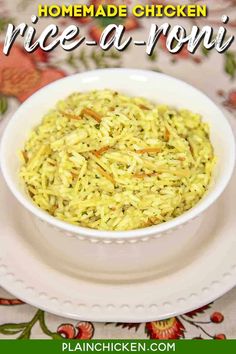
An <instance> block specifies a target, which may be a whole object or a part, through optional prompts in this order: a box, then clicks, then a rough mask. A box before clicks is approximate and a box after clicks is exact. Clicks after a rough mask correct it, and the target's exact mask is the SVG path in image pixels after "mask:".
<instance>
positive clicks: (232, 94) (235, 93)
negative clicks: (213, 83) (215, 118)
mask: <svg viewBox="0 0 236 354" xmlns="http://www.w3.org/2000/svg"><path fill="white" fill-rule="evenodd" d="M217 93H218V95H219V96H220V97H222V98H223V99H224V101H223V105H224V106H225V107H226V108H227V109H228V110H229V111H231V112H232V111H234V110H236V89H232V90H230V91H229V92H225V91H223V90H218V92H217Z"/></svg>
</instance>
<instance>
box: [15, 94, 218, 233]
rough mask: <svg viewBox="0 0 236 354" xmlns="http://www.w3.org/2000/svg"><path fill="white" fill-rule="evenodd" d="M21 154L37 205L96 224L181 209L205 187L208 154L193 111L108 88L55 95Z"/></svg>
mask: <svg viewBox="0 0 236 354" xmlns="http://www.w3.org/2000/svg"><path fill="white" fill-rule="evenodd" d="M21 159H22V165H21V169H20V176H21V179H22V180H23V181H24V184H25V186H26V189H27V191H28V193H29V195H30V196H31V198H32V199H33V201H34V202H35V203H36V204H37V205H38V206H39V207H40V208H42V209H44V210H45V211H47V212H48V213H50V214H51V215H53V216H55V217H56V218H58V219H61V220H64V221H66V222H68V223H72V224H75V225H80V226H84V227H89V228H94V229H99V230H131V229H137V228H142V227H147V226H151V225H154V224H159V223H162V222H165V221H168V220H171V219H172V218H174V217H176V216H178V215H181V214H182V213H184V212H185V211H186V210H188V209H190V208H191V207H193V206H194V205H195V204H196V203H197V202H198V201H199V200H200V199H201V198H202V196H203V195H204V193H205V192H206V190H207V187H208V185H209V182H210V180H211V174H212V170H213V166H214V161H215V158H214V152H213V148H212V145H211V142H210V139H209V128H208V125H207V124H206V123H204V122H202V120H201V116H200V115H199V114H195V113H192V112H190V111H187V110H184V109H183V110H176V109H173V108H172V107H168V106H165V105H157V104H154V103H152V102H149V101H148V100H146V99H144V98H136V97H128V96H126V95H124V94H122V93H118V92H114V91H111V90H101V91H92V92H85V93H80V92H78V93H77V92H76V93H73V94H72V95H70V96H69V97H67V98H66V99H65V100H62V101H59V102H58V104H57V105H56V107H55V108H53V109H52V110H51V111H49V112H48V113H47V114H46V115H45V116H44V118H43V120H42V122H41V124H39V125H38V126H37V127H36V128H35V129H34V130H33V131H32V132H31V134H30V136H29V138H28V140H27V141H26V143H25V146H24V150H23V151H22V152H21Z"/></svg>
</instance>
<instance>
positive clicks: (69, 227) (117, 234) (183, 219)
mask: <svg viewBox="0 0 236 354" xmlns="http://www.w3.org/2000/svg"><path fill="white" fill-rule="evenodd" d="M105 72H110V73H112V72H122V73H124V74H127V75H128V74H131V73H132V74H142V75H145V76H147V77H148V76H150V75H151V76H156V77H162V78H163V77H164V78H166V79H168V80H171V81H172V82H173V81H175V82H176V83H179V84H181V85H185V86H186V87H188V88H189V89H190V90H191V91H195V92H196V93H197V94H201V95H202V97H203V98H204V99H205V100H206V101H208V102H209V103H211V104H213V105H214V106H215V108H216V109H217V110H218V112H219V114H221V116H222V117H223V118H224V124H225V126H226V128H227V129H228V137H227V140H228V141H229V145H230V146H231V154H230V156H229V160H228V164H227V169H226V171H225V173H224V175H223V177H222V178H221V181H220V183H219V184H217V185H216V186H215V188H214V189H213V190H212V191H211V192H210V193H209V194H207V195H206V196H205V198H204V200H202V203H200V204H199V202H200V201H201V200H200V201H199V202H198V203H197V204H196V205H195V206H193V207H192V208H191V209H189V210H187V211H186V212H184V213H183V214H181V215H180V216H177V217H175V218H173V219H171V220H169V221H166V222H163V223H161V224H158V225H153V226H149V227H145V228H140V229H133V230H125V231H117V230H114V231H112V230H97V229H92V228H87V227H83V226H77V225H73V224H70V223H68V222H65V221H62V220H60V219H57V218H55V217H53V216H51V215H50V214H48V213H47V212H46V211H44V210H43V209H41V208H40V207H38V206H37V205H36V204H34V203H33V202H31V201H30V200H28V199H27V198H26V197H25V196H24V194H23V193H22V192H21V191H20V190H19V189H18V188H17V186H16V185H15V183H14V181H13V180H12V179H11V176H10V174H9V173H8V168H7V161H6V159H5V158H4V156H5V140H7V136H8V134H9V132H10V131H11V130H12V129H14V122H15V121H16V120H17V116H18V114H19V112H22V111H24V110H25V109H27V107H28V106H30V103H31V100H32V99H33V98H35V97H36V96H37V95H39V94H40V93H41V92H42V91H45V90H47V89H48V88H49V87H53V86H55V87H56V86H57V84H58V83H59V82H61V81H66V80H68V81H69V80H73V79H74V78H82V77H83V76H84V77H86V76H89V75H93V74H94V75H95V74H98V75H99V74H100V75H102V74H103V73H105ZM0 166H1V170H2V174H3V177H4V179H5V182H6V183H7V185H8V187H9V189H10V190H11V192H12V194H13V195H14V196H15V198H16V199H17V200H18V201H19V202H20V204H21V205H23V206H24V207H25V208H26V209H27V210H28V211H30V212H31V213H32V214H33V215H34V216H36V217H38V218H39V219H41V220H42V221H45V222H47V223H48V224H50V225H51V226H54V227H57V228H59V229H60V231H64V232H65V233H72V234H77V235H79V236H88V237H92V238H98V239H117V240H121V239H130V238H133V237H135V238H136V237H137V238H142V237H147V236H153V235H157V234H159V235H160V236H161V235H162V234H163V233H166V232H168V231H170V230H171V229H174V228H176V227H179V226H181V225H182V224H185V223H187V222H189V221H191V219H193V218H195V217H197V216H198V215H200V214H201V213H203V212H204V211H205V210H206V209H208V208H209V207H210V206H211V205H212V204H213V203H214V202H215V201H216V200H217V199H218V198H219V196H220V195H221V194H222V193H223V191H224V189H225V188H226V186H227V184H228V183H229V181H230V178H231V176H232V174H233V171H234V166H235V138H234V134H233V132H232V129H231V126H230V124H229V122H228V120H227V119H226V117H225V114H224V113H223V112H222V110H221V109H220V108H219V107H218V106H217V105H216V104H215V103H214V101H212V100H211V99H210V98H209V97H208V96H207V95H206V94H205V93H203V92H202V91H201V90H199V89H197V88H195V87H194V86H192V85H190V84H188V83H186V82H185V81H183V80H180V79H177V78H175V77H172V76H169V75H166V74H163V73H156V72H152V71H150V70H142V69H134V68H108V69H107V68H106V69H97V70H91V71H86V72H83V73H76V74H74V75H69V76H67V77H64V78H62V79H59V80H56V81H54V82H52V83H50V84H48V85H46V86H44V87H42V88H41V89H39V90H38V91H36V92H35V93H34V94H33V95H31V96H30V97H29V98H27V99H26V100H25V101H24V102H23V103H22V104H21V105H20V106H19V107H18V109H17V110H16V111H15V112H14V114H13V115H12V117H11V119H10V120H9V122H8V124H7V126H6V128H5V130H4V132H3V135H2V138H1V142H0Z"/></svg>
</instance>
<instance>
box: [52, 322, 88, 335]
mask: <svg viewBox="0 0 236 354" xmlns="http://www.w3.org/2000/svg"><path fill="white" fill-rule="evenodd" d="M57 333H58V334H60V335H61V336H62V337H63V338H66V339H91V338H92V337H93V334H94V327H93V324H92V323H91V322H78V323H77V324H76V325H75V326H73V325H72V324H71V323H63V324H61V325H60V326H59V327H58V328H57Z"/></svg>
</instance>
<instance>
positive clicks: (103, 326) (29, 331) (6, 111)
mask: <svg viewBox="0 0 236 354" xmlns="http://www.w3.org/2000/svg"><path fill="white" fill-rule="evenodd" d="M91 2H94V3H99V0H96V1H95V0H94V1H91ZM186 2H187V1H181V2H180V1H178V3H186ZM190 2H192V3H198V2H199V3H200V1H189V3H190ZM38 3H39V2H38V1H33V0H0V51H1V53H0V120H1V122H0V132H1V131H2V130H3V128H4V126H5V124H6V122H7V121H8V119H9V118H10V116H11V114H12V113H13V112H14V111H15V109H16V108H17V107H18V106H19V105H20V104H21V102H23V101H24V100H25V99H26V98H27V97H29V96H30V95H31V94H32V93H33V92H35V91H36V90H38V89H39V88H40V87H42V86H44V85H46V84H48V83H49V82H52V81H54V80H57V79H60V78H62V77H64V76H66V75H70V74H73V73H76V72H81V71H85V70H91V69H94V68H106V67H135V68H145V69H149V70H154V71H161V72H164V73H166V74H169V75H172V76H175V77H177V78H180V79H183V80H185V81H187V82H189V83H190V84H192V85H194V86H196V87H198V88H199V89H201V90H202V91H204V92H205V93H206V94H207V95H208V96H210V97H211V98H212V99H213V100H214V101H215V102H216V103H218V104H219V105H221V106H222V107H224V109H227V110H228V111H229V112H230V113H231V114H232V116H234V118H235V119H236V80H235V78H236V45H235V44H233V46H232V47H231V48H230V49H229V50H228V51H227V52H225V53H224V54H218V53H216V52H215V51H209V52H207V51H206V50H203V49H202V48H199V50H198V51H197V52H196V53H195V55H190V54H189V53H188V52H187V50H183V51H182V52H180V53H179V54H177V55H171V54H169V53H168V52H167V50H166V49H165V44H164V40H163V39H161V40H160V42H159V44H158V46H157V49H156V50H155V51H154V54H153V55H152V56H151V57H148V56H147V55H146V54H145V51H144V49H143V48H140V47H139V48H137V47H136V48H134V47H130V48H128V49H127V50H125V51H124V52H117V51H115V50H109V51H107V52H103V51H102V50H101V49H98V48H96V47H83V48H79V49H77V50H75V51H73V52H63V51H62V50H61V49H56V50H54V51H53V52H50V53H45V52H43V51H41V50H37V51H36V52H34V54H26V52H24V51H23V50H22V43H21V42H20V41H19V42H18V44H15V45H14V46H13V48H12V51H11V54H10V56H9V57H5V56H3V54H2V47H3V41H4V34H5V29H6V25H7V24H8V23H9V22H12V23H14V24H19V23H20V22H26V23H27V22H28V23H30V17H31V15H32V14H36V13H37V5H38ZM40 3H42V2H40ZM43 3H47V4H50V3H53V1H47V2H43ZM64 3H66V2H64ZM70 3H83V2H80V1H70ZM162 3H164V1H162ZM166 3H170V2H169V1H166ZM172 3H174V0H173V1H172ZM204 3H206V4H208V5H209V8H210V11H209V16H208V18H205V19H198V20H196V19H195V20H190V19H189V20H186V19H181V20H177V22H179V21H181V24H182V25H183V26H185V27H187V28H188V27H191V26H192V25H193V24H195V23H197V24H198V25H200V26H202V25H204V24H209V25H212V26H215V27H216V28H218V27H219V25H220V23H219V20H220V18H221V16H222V15H223V14H225V13H226V14H228V15H229V16H230V22H229V25H228V29H229V30H230V32H231V33H234V34H236V32H235V28H236V1H235V0H217V1H213V0H207V1H205V2H204ZM154 21H155V22H158V21H161V20H154ZM172 21H173V22H176V19H175V20H168V22H172ZM52 22H54V23H56V24H57V25H59V26H60V29H63V28H65V27H67V26H68V25H69V24H72V23H77V24H78V25H79V26H80V28H81V33H86V34H87V36H88V37H90V38H91V39H95V40H96V39H97V38H98V37H99V35H100V33H101V31H102V29H103V27H104V26H105V25H107V22H106V21H104V19H94V20H90V19H88V20H86V21H80V20H79V19H71V18H58V19H56V20H55V19H53V20H52V19H49V18H46V19H40V21H39V24H38V25H37V30H38V31H39V32H38V33H40V29H41V30H42V29H43V28H44V27H45V26H46V25H47V24H49V23H52ZM150 22H152V20H150V19H139V20H137V19H135V18H132V17H129V18H126V19H125V20H124V24H125V26H126V29H127V31H130V33H131V34H132V36H133V37H134V38H135V39H143V38H142V37H143V35H144V32H145V33H146V32H147V31H148V28H149V26H150ZM232 120H234V119H232ZM235 318H236V289H233V290H231V291H230V292H229V293H228V294H226V295H225V296H223V297H222V298H220V299H219V300H217V301H215V302H214V303H212V304H209V305H208V306H205V307H203V308H200V309H197V310H195V311H192V312H190V313H187V314H185V315H181V316H178V317H174V318H170V319H166V320H163V321H156V322H150V323H142V324H129V323H90V322H83V321H79V322H78V321H73V320H71V321H70V320H68V319H64V318H60V317H57V316H53V315H51V314H49V313H45V312H43V311H41V310H38V309H36V308H34V307H32V306H29V305H27V304H24V303H22V302H21V301H20V300H18V299H14V297H13V296H12V295H10V294H8V293H6V292H5V291H4V290H3V289H0V338H57V337H60V336H62V337H65V338H156V339H163V338H199V339H202V338H207V339H224V338H236V320H235Z"/></svg>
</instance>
